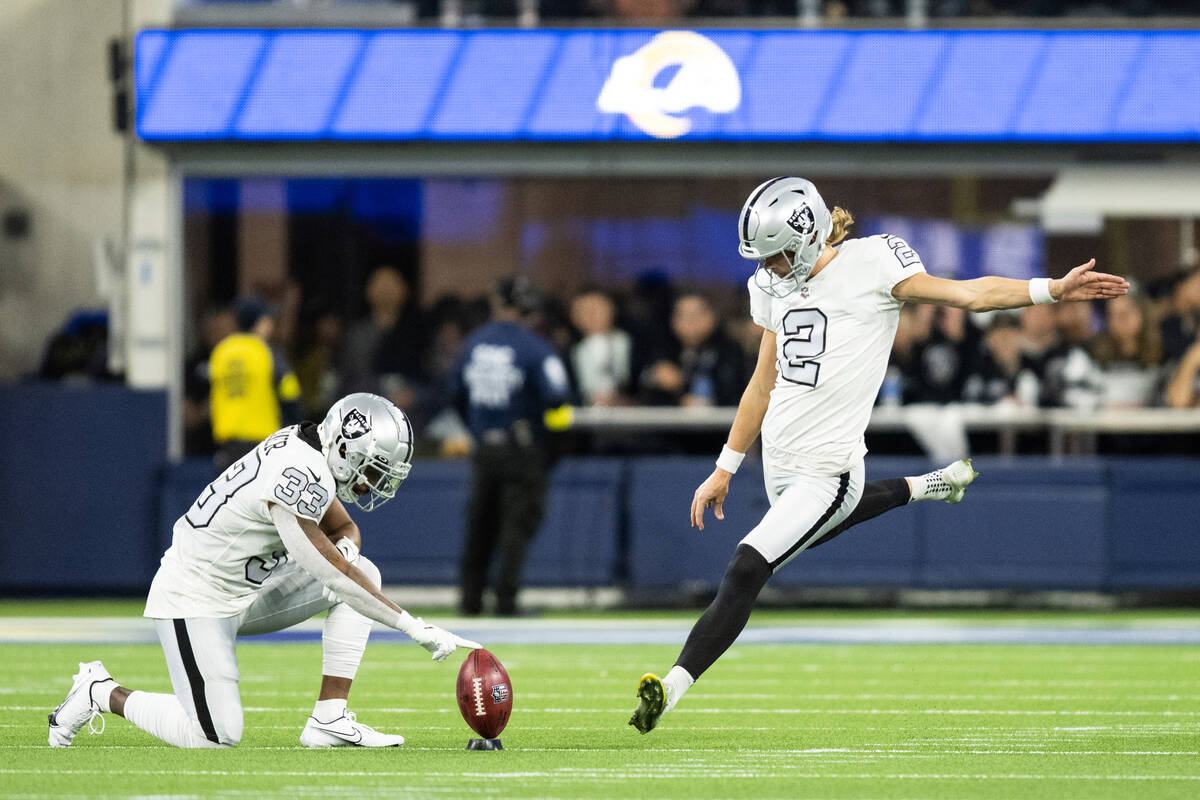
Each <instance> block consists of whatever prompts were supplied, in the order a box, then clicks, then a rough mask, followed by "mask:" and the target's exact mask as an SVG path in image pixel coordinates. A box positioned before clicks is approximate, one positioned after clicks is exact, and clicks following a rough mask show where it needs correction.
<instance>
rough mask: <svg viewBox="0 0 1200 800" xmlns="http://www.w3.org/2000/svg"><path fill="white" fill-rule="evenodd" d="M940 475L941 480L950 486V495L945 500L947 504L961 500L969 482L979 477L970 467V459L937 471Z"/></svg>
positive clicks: (961, 460) (956, 462)
mask: <svg viewBox="0 0 1200 800" xmlns="http://www.w3.org/2000/svg"><path fill="white" fill-rule="evenodd" d="M938 472H939V473H941V476H942V480H944V481H945V482H946V483H947V484H948V485H949V486H950V495H949V497H947V498H946V502H947V503H957V502H958V501H960V500H962V499H963V495H964V494H966V493H967V487H968V486H969V485H970V484H971V481H973V480H975V479H976V478H978V477H979V473H978V472H976V471H975V468H974V467H973V466H971V459H969V458H964V459H960V460H958V461H955V462H954V463H953V464H951V465H950V466H948V467H944V468H943V469H940V470H938Z"/></svg>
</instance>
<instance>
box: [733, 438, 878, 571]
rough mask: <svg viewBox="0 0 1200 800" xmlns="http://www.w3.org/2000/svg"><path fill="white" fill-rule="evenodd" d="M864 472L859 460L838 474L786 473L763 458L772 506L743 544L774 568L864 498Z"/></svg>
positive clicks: (837, 522)
mask: <svg viewBox="0 0 1200 800" xmlns="http://www.w3.org/2000/svg"><path fill="white" fill-rule="evenodd" d="M863 474H864V470H863V462H862V461H861V460H860V461H858V463H856V464H855V465H854V466H852V467H851V468H850V469H849V470H847V471H846V472H843V473H842V474H841V475H829V476H824V475H822V476H814V475H800V474H796V473H788V472H784V471H782V470H780V469H779V468H778V467H772V465H771V464H770V463H769V462H764V464H763V480H764V482H765V483H766V485H767V499H768V500H769V501H770V503H771V508H770V510H768V511H767V513H766V515H765V516H764V517H763V518H762V521H761V522H759V523H758V525H756V526H754V528H753V530H751V531H750V533H748V534H746V538H744V539H742V544H748V545H750V546H751V547H753V548H754V549H755V550H757V551H758V552H759V553H760V554H761V555H762V557H763V558H765V559H766V560H767V563H768V564H770V565H771V569H772V570H774V571H776V572H777V571H778V570H779V568H780V567H782V566H783V565H784V564H786V563H787V562H789V561H791V560H792V559H793V558H795V557H796V556H797V555H798V554H799V553H801V552H802V551H803V550H804V549H805V548H806V547H808V546H809V545H810V544H812V543H813V542H815V541H817V540H818V539H820V538H821V537H822V536H824V535H825V533H826V532H828V531H830V530H832V529H833V528H835V527H837V526H838V525H839V524H840V523H841V522H842V520H844V519H845V518H846V517H848V516H849V515H850V512H851V511H853V510H854V507H855V506H857V505H858V501H859V499H860V498H861V497H862V492H863V481H864V478H863Z"/></svg>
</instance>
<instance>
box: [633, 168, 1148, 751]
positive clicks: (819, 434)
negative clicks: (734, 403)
mask: <svg viewBox="0 0 1200 800" xmlns="http://www.w3.org/2000/svg"><path fill="white" fill-rule="evenodd" d="M852 222H853V219H852V218H851V217H850V215H849V214H848V213H847V212H846V211H844V210H843V209H841V208H834V210H833V213H832V214H831V213H830V212H829V210H828V209H827V208H826V206H825V203H824V201H823V200H822V199H821V196H820V194H819V193H818V192H817V188H816V187H815V186H814V185H813V184H812V183H811V182H809V181H806V180H803V179H801V178H775V179H773V180H769V181H767V182H766V183H764V184H762V185H761V186H759V187H758V188H757V189H755V190H754V192H753V193H752V194H751V195H750V197H749V199H747V201H746V203H745V205H744V206H743V207H742V211H741V216H740V217H739V218H738V233H739V238H740V240H741V246H740V247H739V250H738V251H739V253H740V254H741V255H742V256H743V257H744V258H748V259H754V260H755V261H756V262H757V269H756V270H755V271H754V274H753V275H752V276H751V277H750V279H749V281H748V286H749V290H750V314H751V316H752V317H753V319H754V321H755V322H757V323H758V324H759V325H761V326H762V327H763V328H764V329H765V330H764V332H763V336H762V342H761V346H760V348H759V355H758V365H757V367H756V368H755V371H754V375H753V376H752V377H751V379H750V383H749V385H748V386H747V387H746V391H745V393H744V394H743V395H742V399H741V402H740V403H739V404H738V410H737V415H736V417H735V418H734V421H733V426H732V428H731V429H730V432H729V439H728V442H727V444H726V445H725V447H724V448H723V449H722V451H721V456H720V457H719V458H718V459H717V468H716V469H715V470H714V471H713V473H712V475H710V476H709V477H708V478H707V479H706V480H705V481H704V482H703V483H702V484H701V485H700V487H699V488H698V489H696V492H695V495H694V496H693V498H692V508H691V521H692V525H693V526H695V527H698V528H701V529H703V527H704V510H705V509H706V508H710V507H712V508H714V513H715V514H716V516H717V518H718V519H722V518H723V514H722V511H721V505H722V503H723V502H724V500H725V496H726V495H727V494H728V492H729V480H730V478H731V477H732V476H733V473H734V472H736V471H737V468H738V466H739V464H740V463H741V460H742V456H743V454H744V453H745V451H746V450H747V449H748V448H749V447H750V445H751V443H753V441H754V439H755V437H756V436H758V434H759V433H760V431H761V433H762V452H763V473H764V482H765V483H766V489H767V497H768V499H769V500H770V503H771V507H770V509H769V510H768V511H767V513H766V515H765V516H764V517H763V519H762V521H761V522H760V523H759V524H758V525H757V526H755V527H754V528H753V529H752V530H751V531H750V532H749V533H748V534H747V535H746V537H745V538H744V539H742V541H741V543H740V544H739V545H738V546H737V549H736V551H735V552H734V554H733V558H732V560H731V561H730V562H729V566H728V568H727V569H726V572H725V576H724V577H723V578H722V580H721V585H720V587H719V589H718V591H717V596H716V598H715V599H714V600H713V602H712V604H711V605H710V606H709V607H708V609H707V610H706V611H705V612H704V614H703V615H702V616H701V617H700V619H699V620H698V621H697V622H696V624H695V626H693V627H692V630H691V633H690V634H689V635H688V638H687V641H686V642H685V644H684V646H683V651H682V652H681V653H680V654H679V658H678V660H676V662H675V666H673V667H672V668H671V671H670V672H668V673H667V675H666V677H665V678H663V679H662V680H660V679H659V678H658V677H656V676H655V675H645V676H643V677H642V679H641V681H640V683H639V685H638V705H637V708H636V709H635V711H634V712H633V718H632V719H630V721H629V723H630V724H631V725H633V726H634V727H635V728H637V729H638V730H639V731H640V732H642V733H647V732H649V731H650V730H652V729H653V728H654V726H655V725H657V724H658V721H659V718H660V717H661V716H662V714H663V713H664V712H665V711H669V710H670V709H671V708H672V707H674V705H675V704H676V703H678V702H679V698H680V697H682V696H683V694H684V692H686V691H687V690H688V688H689V687H690V686H691V685H692V683H693V682H695V680H696V679H697V678H699V677H700V676H701V675H703V674H704V671H705V670H706V669H708V668H709V667H710V666H711V665H712V664H713V662H714V661H716V660H717V658H719V657H720V655H721V654H722V653H724V652H725V650H727V649H728V648H729V646H730V645H731V644H733V642H734V640H735V639H736V638H737V637H738V634H739V633H741V630H742V628H743V627H745V625H746V620H747V619H748V618H749V616H750V609H751V607H752V606H753V605H754V602H755V599H756V598H757V597H758V593H759V591H760V590H761V589H762V587H763V586H764V584H766V582H767V579H768V578H770V577H771V575H772V574H773V573H774V572H775V571H776V570H778V569H780V568H781V567H782V566H783V565H784V564H786V563H787V562H788V561H790V560H791V559H792V558H794V557H795V556H796V555H797V554H798V553H800V552H801V551H802V550H804V549H805V548H807V547H810V546H812V545H813V544H814V543H816V542H821V541H828V539H829V538H832V536H833V535H836V534H837V533H840V532H841V531H842V530H845V528H846V527H848V526H849V524H853V523H855V522H861V521H862V520H864V519H869V518H870V517H872V516H876V515H877V514H880V513H883V512H884V511H886V510H888V509H889V508H894V507H896V506H898V505H902V504H903V503H905V502H909V501H910V500H923V499H948V500H951V501H953V500H954V499H955V498H961V496H962V491H963V489H964V488H965V486H966V484H967V483H969V482H970V480H971V478H973V477H974V472H973V471H972V470H971V468H970V465H969V464H968V463H967V462H961V461H960V462H956V463H955V464H952V465H951V466H950V467H948V468H947V469H944V470H939V471H937V472H933V473H929V474H928V475H924V476H921V477H919V478H913V479H909V480H907V481H903V480H902V479H895V480H893V481H884V482H881V483H879V484H868V485H867V490H866V491H864V486H863V456H864V455H866V451H867V449H866V446H865V445H864V442H863V433H864V431H865V430H866V428H867V423H868V422H869V420H870V417H871V407H872V405H873V404H874V401H875V397H876V395H877V394H878V393H879V386H880V384H881V383H882V381H883V375H884V371H885V370H886V368H887V363H888V355H889V353H890V351H891V346H892V340H893V338H894V337H895V334H896V326H897V323H898V321H899V316H900V307H901V306H902V305H903V304H904V303H905V302H906V301H910V302H916V303H936V304H938V305H946V306H954V307H956V308H963V309H967V310H970V311H986V310H992V309H1005V308H1020V307H1022V306H1028V305H1032V304H1041V303H1054V302H1061V301H1068V300H1095V299H1104V298H1110V297H1116V296H1118V295H1122V294H1125V293H1126V292H1127V291H1128V289H1129V284H1128V283H1127V282H1126V281H1125V280H1124V279H1122V278H1119V277H1117V276H1115V275H1106V274H1103V273H1099V272H1093V271H1092V268H1093V267H1094V266H1095V260H1091V261H1089V262H1088V263H1086V264H1083V265H1081V266H1078V267H1076V268H1075V269H1073V270H1071V271H1070V272H1068V273H1067V275H1066V276H1065V277H1063V278H1061V279H1058V280H1049V279H1046V278H1035V279H1034V280H1031V281H1022V280H1013V279H1010V278H999V277H983V278H976V279H974V280H965V281H956V280H946V279H943V278H936V277H934V276H932V275H929V274H927V273H926V272H925V267H924V265H923V264H922V263H921V259H920V257H919V256H918V255H917V254H916V252H914V251H913V249H912V248H911V247H909V246H908V245H907V244H906V243H905V242H904V240H903V239H900V238H898V237H895V236H870V237H867V238H864V239H850V240H847V241H845V242H843V241H842V240H843V239H844V238H845V236H846V229H847V228H848V227H849V225H850V224H851V223H852ZM856 507H860V508H861V511H859V508H856ZM851 512H855V516H853V517H852V516H850V515H851ZM844 523H845V524H844Z"/></svg>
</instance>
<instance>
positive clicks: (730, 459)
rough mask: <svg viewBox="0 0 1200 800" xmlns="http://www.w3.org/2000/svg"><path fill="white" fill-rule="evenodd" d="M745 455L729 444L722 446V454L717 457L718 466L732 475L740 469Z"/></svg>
mask: <svg viewBox="0 0 1200 800" xmlns="http://www.w3.org/2000/svg"><path fill="white" fill-rule="evenodd" d="M745 457H746V454H745V453H739V452H738V451H737V450H734V449H733V448H732V447H730V446H729V445H725V446H724V447H722V448H721V455H719V456H718V457H717V466H718V467H720V468H721V469H723V470H725V471H726V472H728V473H729V474H730V475H732V474H734V473H735V472H737V471H738V467H740V466H741V465H742V459H743V458H745Z"/></svg>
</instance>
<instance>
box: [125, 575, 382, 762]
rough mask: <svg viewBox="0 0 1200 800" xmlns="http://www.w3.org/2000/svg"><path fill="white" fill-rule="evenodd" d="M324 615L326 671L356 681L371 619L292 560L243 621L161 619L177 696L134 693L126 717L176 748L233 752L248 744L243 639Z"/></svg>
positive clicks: (272, 578) (162, 639)
mask: <svg viewBox="0 0 1200 800" xmlns="http://www.w3.org/2000/svg"><path fill="white" fill-rule="evenodd" d="M354 565H355V566H356V567H358V568H359V569H360V570H362V571H363V572H364V573H365V574H366V576H367V577H368V578H369V579H370V580H371V581H373V582H374V583H375V585H376V586H378V585H379V582H380V574H379V569H378V568H377V567H376V566H375V565H374V564H372V563H371V562H370V561H369V560H368V559H366V558H364V557H359V559H358V560H357V561H356V562H355V564H354ZM326 609H329V615H328V616H327V617H326V618H325V625H324V628H323V630H322V633H321V649H322V664H321V672H322V674H323V675H330V676H333V677H337V678H351V679H353V678H354V676H355V674H356V673H357V672H358V665H359V662H361V661H362V655H363V651H364V650H365V649H366V646H367V638H368V636H369V635H370V633H371V620H370V619H368V618H367V617H364V616H363V615H361V614H359V613H358V612H357V611H355V610H354V609H352V608H350V606H348V605H346V604H345V603H341V602H337V603H335V602H333V601H331V600H329V599H327V598H326V597H325V596H324V594H323V586H322V584H321V582H320V581H318V580H316V579H315V578H313V577H312V576H311V575H309V574H308V573H307V572H305V571H304V570H303V569H301V568H300V567H299V566H297V565H296V564H294V563H293V562H290V561H289V562H285V563H284V564H282V565H280V566H279V567H277V568H276V569H274V570H272V571H271V575H270V577H268V578H267V579H266V581H264V583H263V588H262V589H261V590H260V591H259V593H258V596H257V597H256V598H255V600H254V603H253V604H252V605H251V606H250V607H249V608H248V609H246V611H245V612H243V613H242V614H241V615H240V616H237V617H227V618H224V619H221V618H202V617H197V618H189V619H156V620H155V621H154V627H155V630H156V631H157V632H158V639H159V641H160V642H161V643H162V648H163V653H164V654H165V655H166V658H167V670H168V671H169V672H170V674H171V685H172V686H173V687H174V688H175V694H174V695H169V694H155V693H152V692H133V693H132V694H130V695H129V698H128V699H127V700H126V702H125V718H126V719H128V720H129V721H130V722H132V723H133V724H134V725H136V726H137V727H139V728H141V729H142V730H144V731H146V732H147V733H149V734H151V735H153V736H156V737H158V738H159V739H162V740H163V741H164V742H167V743H168V744H173V745H175V746H176V747H232V746H233V745H235V744H237V743H238V741H240V740H241V738H242V699H241V695H240V693H239V692H238V664H237V653H236V649H235V645H236V640H237V637H238V636H255V635H258V634H263V633H271V632H274V631H279V630H283V629H284V628H290V627H291V626H293V625H296V624H297V623H300V622H303V621H304V620H306V619H310V618H311V617H313V616H314V615H316V614H319V613H320V612H322V611H324V610H326Z"/></svg>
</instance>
